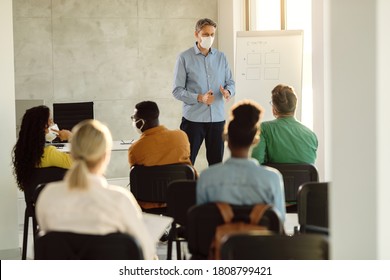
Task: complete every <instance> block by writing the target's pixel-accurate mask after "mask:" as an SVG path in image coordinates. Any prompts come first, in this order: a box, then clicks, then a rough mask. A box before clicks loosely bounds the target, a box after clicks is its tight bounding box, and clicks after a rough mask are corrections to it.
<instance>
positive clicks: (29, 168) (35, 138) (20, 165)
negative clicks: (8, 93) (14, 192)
mask: <svg viewBox="0 0 390 280" xmlns="http://www.w3.org/2000/svg"><path fill="white" fill-rule="evenodd" d="M49 118H50V109H49V108H48V107H46V106H43V105H42V106H37V107H33V108H31V109H28V110H27V111H26V112H25V114H24V116H23V119H22V125H21V127H20V132H19V137H18V140H17V141H16V144H15V146H14V148H13V150H12V153H13V155H12V163H13V173H14V176H15V178H16V182H17V184H18V187H19V188H20V189H21V190H24V187H23V185H24V183H26V182H27V180H28V179H29V178H30V177H31V176H32V173H33V170H34V168H35V167H37V166H39V164H40V163H41V158H42V155H43V151H44V147H45V129H46V128H47V127H48V121H49Z"/></svg>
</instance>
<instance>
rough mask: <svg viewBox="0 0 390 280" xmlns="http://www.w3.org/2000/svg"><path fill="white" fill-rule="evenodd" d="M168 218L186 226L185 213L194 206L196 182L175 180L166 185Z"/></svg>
mask: <svg viewBox="0 0 390 280" xmlns="http://www.w3.org/2000/svg"><path fill="white" fill-rule="evenodd" d="M167 204H168V205H167V206H168V216H170V217H172V218H173V219H174V222H175V223H177V224H180V225H181V226H185V225H186V224H187V211H188V209H190V208H191V207H192V206H194V205H195V204H196V181H195V180H177V181H173V182H171V183H170V184H169V185H168V197H167Z"/></svg>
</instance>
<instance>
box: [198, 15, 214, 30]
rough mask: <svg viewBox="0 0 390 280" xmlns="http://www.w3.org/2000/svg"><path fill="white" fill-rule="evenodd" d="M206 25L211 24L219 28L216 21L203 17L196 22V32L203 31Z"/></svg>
mask: <svg viewBox="0 0 390 280" xmlns="http://www.w3.org/2000/svg"><path fill="white" fill-rule="evenodd" d="M206 25H211V26H213V27H215V28H217V24H216V23H215V21H213V20H211V19H209V18H202V19H200V20H198V21H197V22H196V24H195V31H196V32H199V31H201V30H202V28H203V27H205V26H206Z"/></svg>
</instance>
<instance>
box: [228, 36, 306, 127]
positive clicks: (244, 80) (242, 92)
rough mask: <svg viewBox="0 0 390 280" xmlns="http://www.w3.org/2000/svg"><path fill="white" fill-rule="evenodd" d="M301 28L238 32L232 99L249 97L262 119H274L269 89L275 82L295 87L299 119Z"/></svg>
mask: <svg viewBox="0 0 390 280" xmlns="http://www.w3.org/2000/svg"><path fill="white" fill-rule="evenodd" d="M302 61H303V31H302V30H278V31H239V32H237V40H236V68H235V75H236V77H235V80H236V97H235V101H240V100H243V99H252V100H254V101H256V102H258V103H259V104H260V105H261V106H262V107H263V108H264V110H265V112H264V115H263V121H268V120H272V119H274V117H273V115H272V107H271V105H270V104H269V102H270V101H271V91H272V89H273V88H274V87H275V86H276V85H278V84H286V85H289V86H292V87H293V88H294V89H295V93H296V94H297V97H298V106H297V110H296V117H297V119H299V120H300V119H301V111H302V110H301V105H300V104H301V103H302V102H301V97H302Z"/></svg>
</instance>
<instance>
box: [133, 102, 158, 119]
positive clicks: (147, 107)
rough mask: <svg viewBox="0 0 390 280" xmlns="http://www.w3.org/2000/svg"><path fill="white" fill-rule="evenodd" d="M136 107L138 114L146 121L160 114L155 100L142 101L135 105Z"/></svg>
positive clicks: (156, 117)
mask: <svg viewBox="0 0 390 280" xmlns="http://www.w3.org/2000/svg"><path fill="white" fill-rule="evenodd" d="M135 109H137V116H138V117H139V118H140V119H143V120H145V121H153V120H156V119H158V116H159V115H160V111H159V109H158V106H157V104H156V102H153V101H142V102H140V103H138V104H136V105H135Z"/></svg>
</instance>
